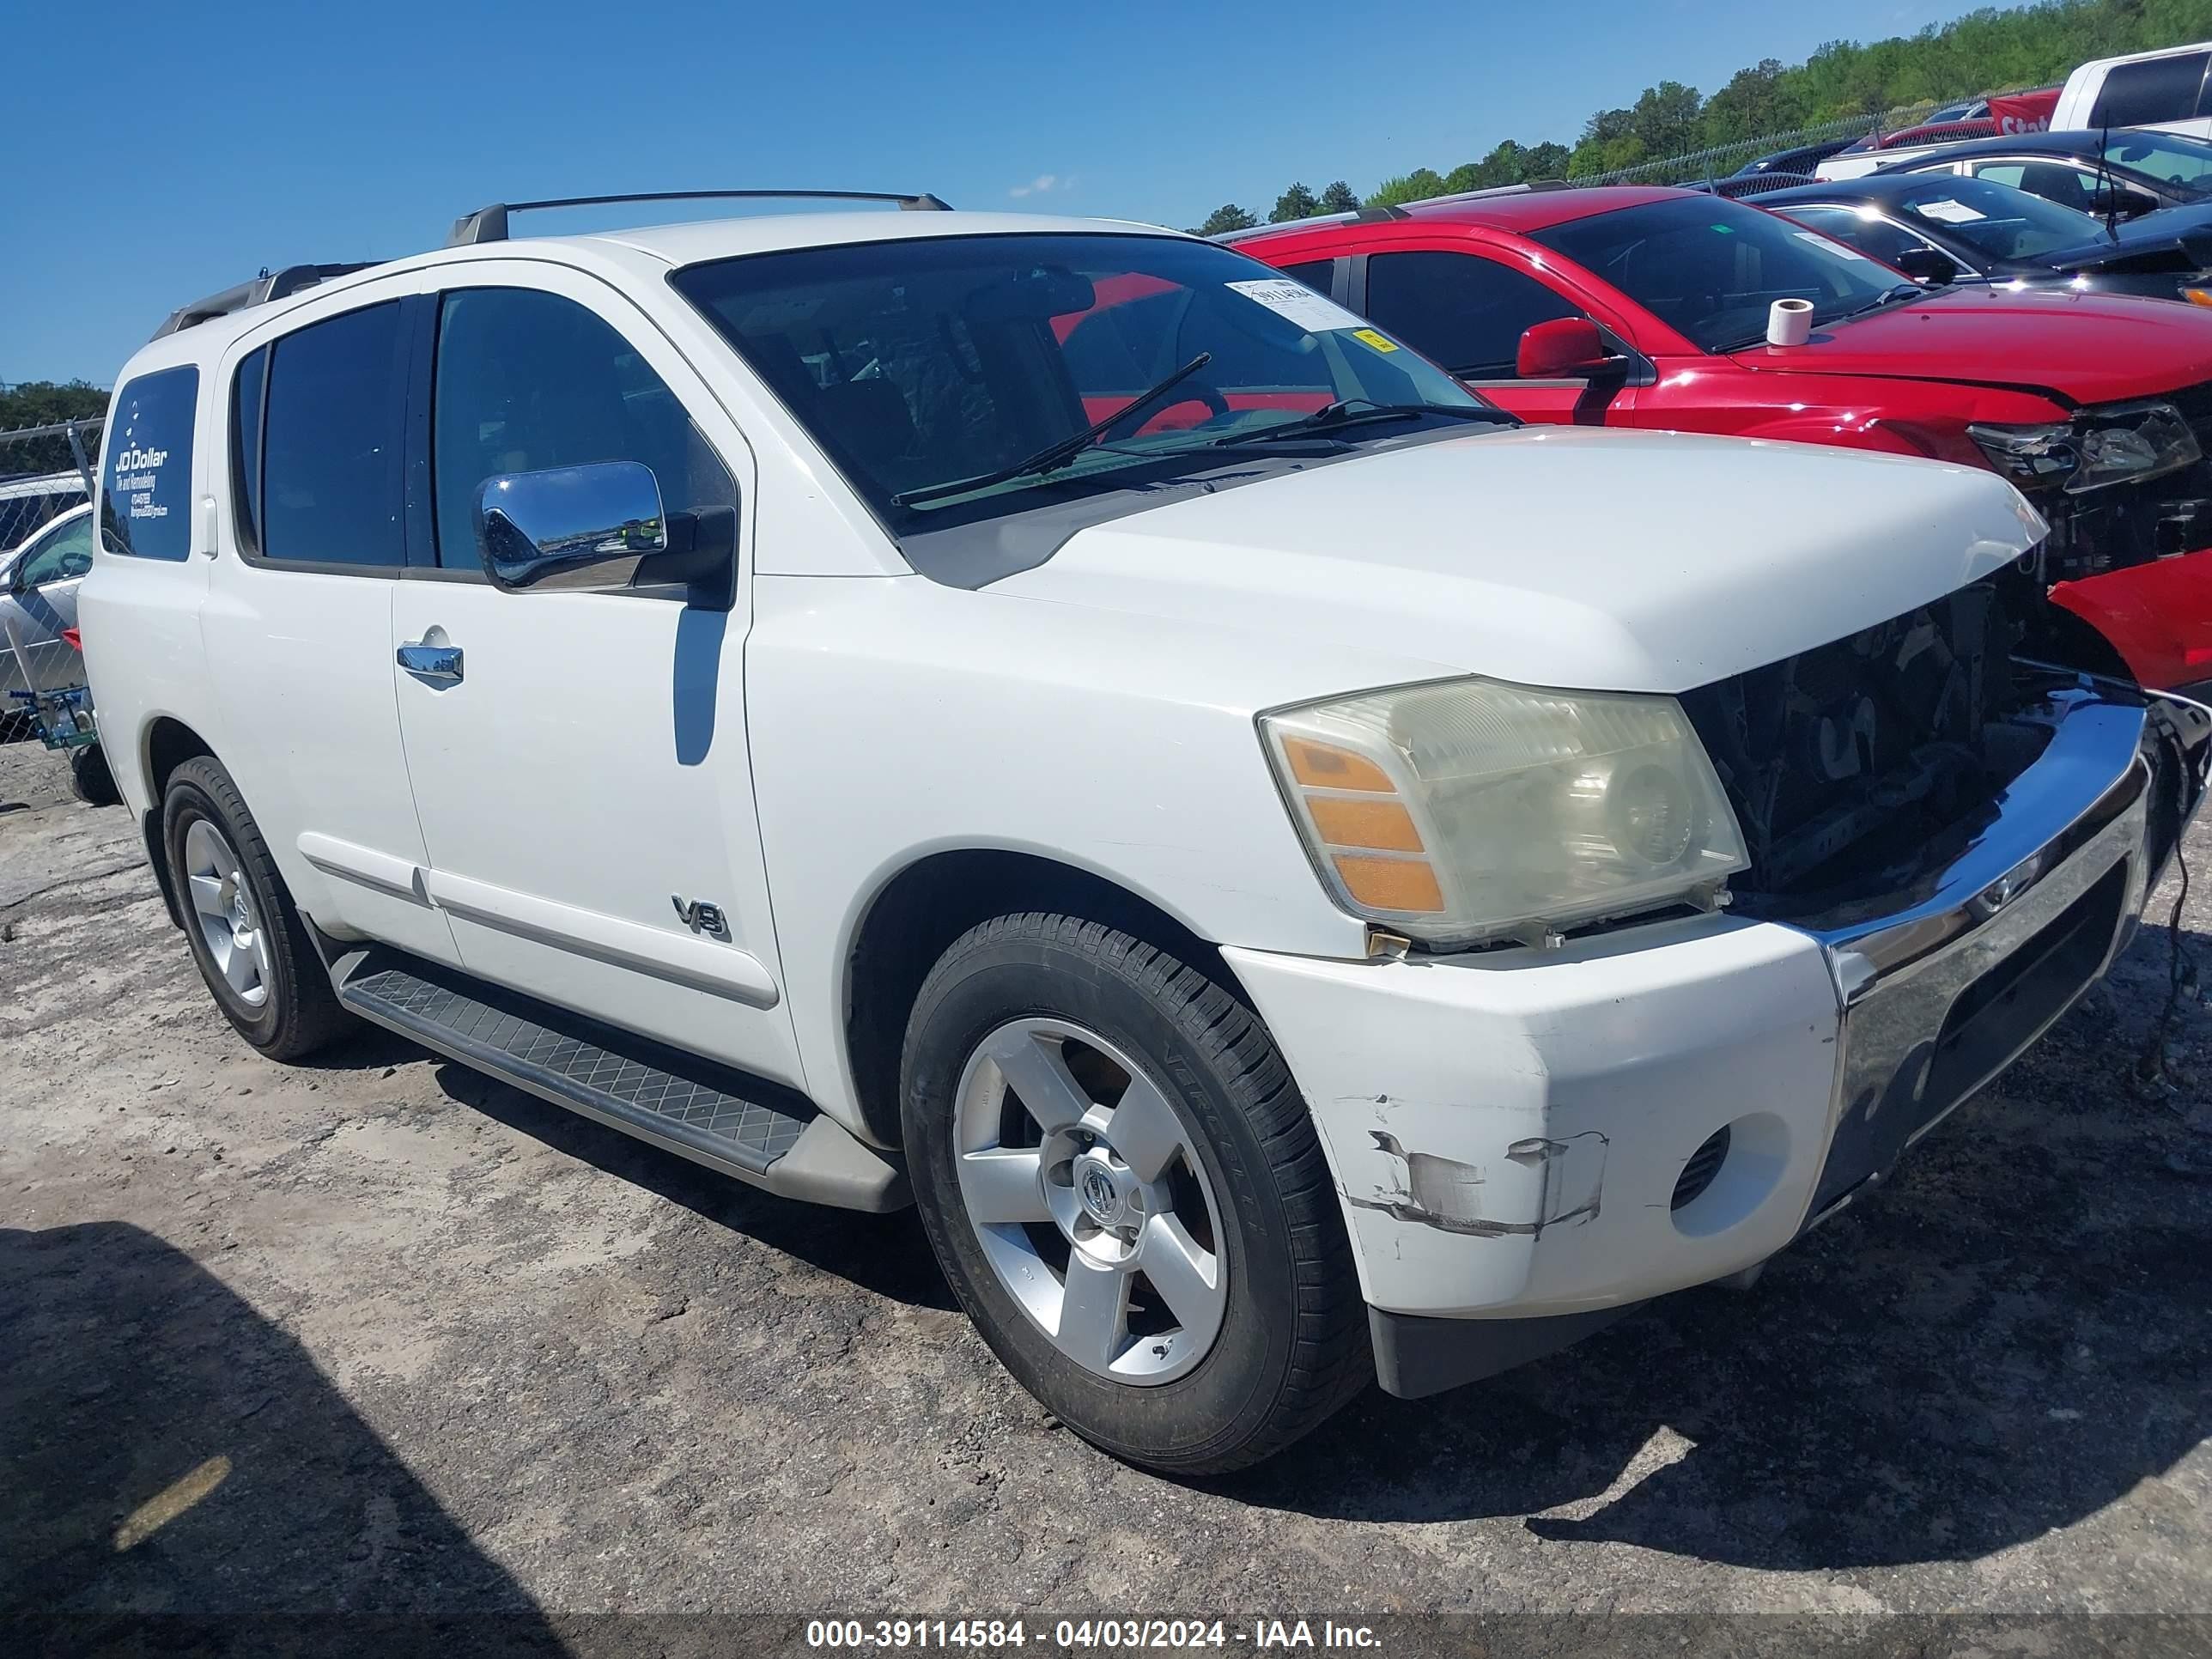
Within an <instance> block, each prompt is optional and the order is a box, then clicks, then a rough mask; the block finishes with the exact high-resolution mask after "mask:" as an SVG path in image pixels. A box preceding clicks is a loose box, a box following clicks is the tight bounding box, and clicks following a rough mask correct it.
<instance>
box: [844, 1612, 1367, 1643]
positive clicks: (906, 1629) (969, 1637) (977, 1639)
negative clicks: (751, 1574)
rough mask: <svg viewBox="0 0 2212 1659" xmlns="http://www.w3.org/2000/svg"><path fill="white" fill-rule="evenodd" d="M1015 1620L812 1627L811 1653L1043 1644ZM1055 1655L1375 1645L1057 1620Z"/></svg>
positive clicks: (1350, 1629)
mask: <svg viewBox="0 0 2212 1659" xmlns="http://www.w3.org/2000/svg"><path fill="white" fill-rule="evenodd" d="M1047 1639H1048V1634H1047V1632H1045V1631H1044V1630H1043V1629H1042V1628H1041V1629H1039V1630H1037V1631H1036V1632H1034V1633H1032V1632H1030V1629H1029V1626H1028V1625H1027V1624H1026V1623H1025V1622H1024V1621H1023V1620H1018V1619H1012V1620H1000V1619H988V1620H986V1619H878V1620H861V1619H815V1620H808V1621H807V1626H806V1645H807V1646H809V1647H810V1648H832V1649H835V1648H853V1649H863V1648H872V1649H892V1650H897V1649H904V1648H1022V1647H1026V1646H1028V1645H1029V1644H1030V1642H1032V1641H1034V1642H1037V1643H1039V1644H1043V1643H1044V1642H1045V1641H1047ZM1049 1640H1050V1642H1051V1644H1052V1645H1053V1646H1054V1647H1060V1648H1075V1649H1091V1648H1109V1649H1123V1648H1157V1649H1165V1650H1176V1649H1191V1648H1224V1647H1227V1646H1229V1645H1230V1644H1232V1643H1235V1644H1240V1645H1243V1646H1247V1647H1253V1648H1362V1649H1370V1648H1374V1647H1376V1646H1379V1645H1380V1643H1379V1639H1378V1638H1376V1634H1375V1632H1373V1631H1372V1630H1371V1629H1370V1628H1369V1627H1368V1626H1364V1625H1340V1624H1338V1623H1336V1622H1335V1621H1334V1620H1327V1619H1324V1620H1322V1621H1321V1622H1320V1624H1319V1626H1317V1627H1316V1626H1315V1625H1314V1624H1313V1623H1311V1622H1310V1621H1309V1620H1304V1619H1290V1620H1285V1619H1255V1620H1253V1621H1252V1622H1251V1625H1250V1626H1249V1629H1247V1628H1237V1627H1232V1626H1230V1624H1229V1623H1228V1621H1227V1620H1221V1619H1213V1620H1204V1619H1062V1620H1056V1621H1055V1622H1054V1625H1053V1626H1052V1627H1051V1630H1050V1632H1049Z"/></svg>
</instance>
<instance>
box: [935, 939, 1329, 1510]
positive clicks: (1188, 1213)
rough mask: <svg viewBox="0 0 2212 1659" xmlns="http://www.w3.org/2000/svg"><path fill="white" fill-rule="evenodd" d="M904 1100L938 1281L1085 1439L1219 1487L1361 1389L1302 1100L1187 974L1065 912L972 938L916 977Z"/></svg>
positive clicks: (1255, 1030) (1252, 1022)
mask: <svg viewBox="0 0 2212 1659" xmlns="http://www.w3.org/2000/svg"><path fill="white" fill-rule="evenodd" d="M902 1079H903V1091H902V1095H903V1106H902V1114H903V1120H904V1129H905V1139H906V1149H907V1155H908V1169H909V1171H910V1173H911V1175H912V1178H913V1181H914V1184H915V1198H916V1200H917V1201H918V1203H919V1205H920V1207H921V1215H922V1221H923V1225H924V1227H925V1229H926V1231H927V1233H928V1235H929V1240H930V1244H931V1247H932V1248H933V1249H934V1250H935V1251H936V1254H937V1259H938V1261H939V1264H940V1265H941V1266H942V1267H943V1268H944V1270H945V1277H946V1279H948V1280H949V1281H950V1282H951V1285H952V1288H953V1290H954V1291H955V1293H956V1294H957V1295H958V1297H960V1300H961V1303H962V1305H963V1306H964V1307H965V1308H966V1309H967V1310H968V1313H969V1316H970V1317H971V1318H972V1319H973V1320H974V1321H975V1324H976V1327H977V1328H978V1329H979V1330H980V1331H981V1333H982V1335H983V1338H984V1340H986V1341H987V1342H988V1343H989V1344H990V1346H991V1347H992V1350H993V1351H994V1352H995V1353H997V1355H998V1356H999V1358H1000V1361H1001V1362H1002V1363H1004V1364H1005V1365H1006V1369H1007V1370H1009V1371H1011V1372H1012V1373H1013V1376H1014V1377H1015V1379H1016V1380H1017V1381H1018V1382H1019V1383H1021V1384H1022V1385H1023V1386H1024V1388H1026V1389H1028V1390H1029V1391H1030V1393H1031V1394H1033V1395H1036V1397H1037V1399H1039V1400H1040V1401H1042V1402H1043V1403H1044V1404H1045V1405H1046V1406H1047V1407H1049V1408H1050V1409H1051V1410H1052V1411H1053V1412H1054V1413H1055V1414H1056V1415H1057V1416H1058V1417H1059V1418H1060V1420H1061V1421H1062V1422H1064V1423H1066V1425H1068V1426H1069V1427H1071V1428H1073V1429H1074V1430H1075V1431H1077V1432H1078V1433H1079V1434H1081V1435H1082V1436H1084V1437H1085V1438H1086V1439H1088V1440H1091V1441H1092V1442H1094V1443H1096V1444H1097V1445H1099V1446H1100V1447H1102V1448H1103V1449H1105V1450H1107V1451H1109V1452H1110V1453H1112V1454H1114V1455H1115V1456H1118V1457H1121V1458H1125V1459H1127V1460H1128V1461H1129V1462H1135V1463H1141V1464H1146V1465H1148V1466H1150V1467H1152V1468H1158V1469H1161V1470H1164V1471H1167V1472H1170V1473H1175V1474H1218V1473H1222V1472H1225V1471H1227V1470H1231V1469H1236V1468H1245V1467H1247V1466H1249V1465H1250V1464H1253V1463H1256V1462H1260V1461H1261V1460H1262V1459H1263V1458H1266V1457H1268V1456H1271V1455H1273V1454H1274V1453H1275V1452H1277V1451H1279V1450H1281V1449H1283V1448H1284V1447H1285V1446H1287V1445H1289V1444H1290V1443H1291V1442H1292V1441H1294V1440H1296V1439H1297V1438H1298V1437H1300V1436H1302V1435H1304V1434H1305V1433H1307V1432H1308V1431H1310V1430H1312V1429H1313V1428H1315V1427H1316V1426H1317V1425H1319V1424H1320V1423H1321V1422H1322V1420H1323V1419H1326V1418H1328V1416H1329V1415H1330V1414H1331V1413H1334V1411H1336V1410H1337V1408H1338V1407H1340V1406H1342V1405H1343V1404H1344V1403H1345V1401H1347V1400H1348V1399H1350V1398H1351V1397H1352V1395H1354V1394H1356V1393H1357V1392H1358V1390H1359V1389H1360V1388H1361V1387H1362V1386H1363V1385H1364V1383H1365V1381H1366V1380H1367V1378H1368V1377H1369V1376H1371V1375H1372V1362H1371V1360H1370V1356H1369V1352H1368V1345H1367V1330H1366V1310H1365V1308H1364V1304H1362V1302H1361V1300H1360V1296H1359V1290H1358V1281H1357V1279H1356V1276H1355V1274H1354V1272H1353V1268H1352V1255H1351V1247H1350V1244H1349V1243H1348V1241H1347V1240H1346V1237H1345V1231H1344V1221H1343V1215H1342V1212H1341V1211H1340V1209H1339V1208H1338V1206H1337V1201H1336V1196H1335V1192H1334V1185H1333V1183H1332V1182H1331V1180H1330V1178H1329V1174H1328V1165H1327V1163H1326V1161H1325V1160H1324V1158H1323V1157H1322V1150H1321V1146H1320V1144H1319V1141H1318V1139H1317V1138H1316V1133H1315V1131H1314V1127H1313V1122H1312V1120H1311V1118H1310V1116H1309V1115H1308V1113H1307V1111H1306V1107H1305V1103H1304V1100H1303V1099H1302V1098H1301V1097H1299V1095H1298V1092H1297V1086H1296V1085H1295V1084H1294V1083H1293V1082H1292V1081H1291V1076H1290V1073H1289V1070H1288V1068H1287V1067H1286V1066H1285V1065H1284V1063H1283V1060H1282V1056H1281V1054H1279V1052H1278V1051H1277V1050H1276V1048H1275V1045H1274V1042H1273V1039H1272V1038H1271V1037H1270V1036H1268V1034H1267V1030H1266V1029H1265V1028H1264V1027H1263V1026H1262V1025H1261V1024H1260V1021H1259V1019H1258V1018H1257V1017H1256V1016H1255V1014H1254V1013H1253V1012H1251V1011H1250V1010H1249V1008H1247V1007H1246V1006H1244V1005H1243V1004H1242V1003H1241V1002H1239V1001H1237V1000H1236V999H1235V998H1234V997H1232V996H1231V995H1230V994H1228V992H1226V991H1225V990H1224V989H1223V988H1222V987H1220V986H1218V985H1217V984H1215V983H1214V982H1213V981H1211V980H1209V979H1207V978H1206V976H1205V975H1203V974H1201V973H1200V972H1199V971H1198V970H1197V969H1194V968H1192V967H1190V966H1188V964H1186V963H1182V962H1181V961H1178V960H1177V959H1176V957H1172V956H1170V955H1169V954H1168V953H1167V952H1165V951H1160V950H1158V949H1156V948H1154V947H1153V946H1151V945H1146V944H1143V943H1141V942H1140V941H1139V940H1137V939H1133V938H1132V937H1130V936H1129V935H1128V934H1127V933H1118V932H1115V930H1113V929H1111V928H1109V927H1103V926H1102V925H1100V924H1098V923H1096V922H1086V921H1079V920H1077V919H1075V918H1073V917H1068V916H1056V915H1016V916H1002V917H999V918H997V919H995V920H994V921H987V922H984V923H982V924H981V925H980V926H978V927H975V928H973V929H971V930H970V931H969V933H966V934H964V935H963V936H962V938H961V939H958V940H957V941H956V942H955V943H954V945H952V947H951V949H950V950H948V951H946V952H945V956H944V957H943V958H942V959H940V960H939V963H938V964H937V966H936V968H935V969H933V971H932V972H931V974H930V975H929V977H928V979H927V981H925V982H924V984H923V986H922V988H921V994H920V995H919V996H918V997H917V998H916V1000H915V1007H914V1012H913V1014H912V1017H911V1019H910V1021H909V1023H908V1031H907V1042H906V1052H905V1057H904V1065H903V1067H902Z"/></svg>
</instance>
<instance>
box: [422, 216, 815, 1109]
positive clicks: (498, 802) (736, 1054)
mask: <svg viewBox="0 0 2212 1659" xmlns="http://www.w3.org/2000/svg"><path fill="white" fill-rule="evenodd" d="M447 280H448V281H451V282H453V283H455V284H456V285H455V286H453V287H452V288H449V289H447V290H446V291H445V292H444V293H443V294H441V295H438V296H437V297H436V304H437V307H438V314H437V319H436V346H435V364H434V366H433V368H432V371H431V374H430V383H431V402H430V408H429V416H430V422H429V424H430V435H429V440H428V447H429V463H430V464H429V468H428V471H429V483H430V498H431V513H430V523H431V526H432V527H433V532H434V535H433V539H434V548H433V551H434V553H435V559H436V568H435V569H430V570H424V571H421V572H418V573H416V574H417V575H418V577H419V578H420V579H418V580H409V581H405V582H403V583H401V584H399V587H398V595H397V597H396V599H395V601H394V605H393V610H392V631H391V635H390V640H389V642H388V644H387V646H386V657H385V660H386V665H387V669H386V671H387V673H389V674H392V676H394V677H395V678H396V681H397V686H398V708H399V716H400V722H401V726H402V728H403V731H404V737H405V741H406V749H407V760H408V767H409V770H410V774H411V775H412V776H413V779H414V785H415V802H416V809H417V811H418V812H419V813H420V815H421V818H422V833H423V836H424V837H425V840H426V842H427V844H428V850H429V861H430V866H431V867H430V877H429V884H430V890H431V894H432V896H433V897H434V898H435V901H436V902H437V903H438V904H439V905H440V906H441V908H442V909H444V910H445V912H446V913H447V915H449V916H450V917H451V919H452V923H453V933H454V937H455V939H456V940H457V941H458V943H459V947H460V952H461V957H462V961H463V963H465V965H466V966H467V967H468V969H470V970H471V972H474V973H476V974H478V975H482V976H483V977H484V978H486V979H489V980H491V981H495V982H496V983H499V984H503V985H507V986H509V987H513V988H515V989H518V990H521V991H525V992H528V993H530V994H533V995H536V996H539V997H542V998H544V999H545V1000H548V1001H550V1002H553V1003H556V1004H558V1005H560V1006H563V1007H567V1008H570V1009H574V1010H577V1011H580V1012H585V1013H588V1014H591V1015H592V1016H593V1017H595V1018H600V1019H604V1020H606V1021H608V1022H610V1023H611V1024H616V1025H619V1026H623V1027H625V1028H627V1029H629V1030H635V1031H640V1032H642V1033H644V1034H646V1035H647V1036H655V1037H659V1038H661V1039H663V1040H664V1041H666V1042H671V1043H674V1044H676V1045H678V1046H679V1047H682V1048H688V1049H691V1050H695V1051H697V1052H700V1053H704V1054H713V1055H715V1056H717V1057H718V1058H720V1059H723V1060H728V1061H730V1062H731V1063H732V1064H734V1065H738V1066H744V1067H746V1068H748V1069H750V1070H751V1071H754V1072H756V1073H762V1074H763V1075H766V1076H769V1077H773V1078H775V1079H779V1080H781V1081H784V1082H787V1083H790V1084H793V1085H796V1086H800V1087H803V1086H804V1081H805V1080H804V1079H803V1077H802V1076H801V1075H800V1074H799V1070H798V1060H797V1050H796V1045H795V1042H794V1041H793V1036H792V1030H791V1022H790V1018H789V1015H788V1013H787V1011H786V1010H785V1008H784V1007H783V1006H782V1003H781V985H780V981H781V974H780V972H779V969H778V966H777V961H776V952H775V939H774V934H773V933H772V931H771V929H770V927H769V914H768V883H767V878H766V875H765V872H764V871H763V864H762V854H761V846H760V836H759V831H758V828H757V819H756V817H755V816H754V808H753V799H752V776H751V769H750V763H749V761H748V757H747V754H746V747H745V722H744V632H745V629H744V617H745V610H744V605H745V603H746V592H745V588H744V585H743V584H742V583H737V584H734V585H733V586H734V589H735V593H736V605H735V608H732V609H720V608H716V607H715V606H714V605H711V604H708V603H696V604H695V603H693V602H692V601H691V599H690V596H689V595H688V594H687V592H686V591H685V590H682V589H674V590H670V589H656V588H651V587H628V588H623V589H620V590H617V591H613V592H601V591H583V590H575V589H569V590H562V591H544V590H534V591H529V592H506V591H503V590H501V589H499V588H496V587H495V586H492V585H491V584H490V583H489V580H487V579H486V577H485V575H484V572H483V563H482V561H481V558H480V556H479V554H478V551H477V540H476V533H475V529H474V521H473V513H474V509H475V502H476V496H477V489H478V487H479V486H480V485H481V484H482V483H483V481H484V480H485V479H487V478H489V477H498V476H501V475H507V474H513V473H522V472H533V471H544V470H546V469H549V468H556V467H568V466H576V465H588V464H591V463H594V462H601V461H613V460H625V461H638V462H642V463H644V464H645V465H647V466H649V467H651V468H652V470H653V475H654V477H655V478H656V479H657V481H658V482H659V489H660V494H661V500H662V505H663V509H664V512H665V513H667V514H671V515H672V514H681V513H701V512H702V511H706V510H711V509H717V508H720V509H730V508H736V507H743V506H744V505H745V504H747V503H748V502H749V501H750V481H751V471H750V452H749V451H748V450H747V449H746V448H745V447H744V441H743V440H742V439H741V438H740V436H739V435H738V432H737V430H736V428H735V427H734V426H733V425H732V423H731V422H730V421H729V419H728V417H727V416H726V414H724V412H723V411H722V410H721V408H720V405H719V404H717V403H715V401H714V399H713V398H712V397H711V396H709V395H708V392H707V390H706V388H705V387H704V386H703V385H702V384H701V383H700V382H699V380H697V378H696V375H695V374H693V373H692V371H691V369H690V366H689V365H688V364H687V363H686V362H684V359H683V358H682V357H681V356H679V355H678V353H677V352H676V350H675V349H674V348H673V347H672V346H671V344H670V343H668V341H667V339H666V337H665V336H664V335H662V334H661V333H660V332H659V330H658V329H657V328H655V327H654V325H653V323H652V322H651V321H650V319H647V318H646V317H644V316H643V315H642V314H641V313H638V312H636V311H635V310H634V309H633V308H631V307H629V305H628V303H627V302H626V301H623V300H621V299H619V298H618V297H616V296H614V295H611V292H610V291H609V290H608V289H605V286H604V285H603V284H600V283H595V282H592V280H590V279H588V278H586V277H584V276H580V275H578V274H576V273H574V272H571V271H569V270H566V269H565V268H562V267H557V266H551V265H525V264H519V263H517V262H515V261H512V260H501V261H497V262H486V263H485V264H483V265H481V266H476V267H465V268H463V269H462V270H460V271H458V272H455V273H453V274H450V275H448V276H447ZM743 516H744V515H743V513H738V518H739V521H740V523H741V524H742V522H743ZM743 555H744V549H743V548H742V546H741V547H740V549H739V554H738V556H740V557H741V558H742V556H743ZM695 591H696V590H695ZM424 646H428V647H434V648H435V647H446V648H447V650H448V651H449V652H458V653H459V655H458V659H450V658H449V659H447V660H446V661H445V662H444V663H443V664H441V665H439V666H438V668H436V669H435V671H420V670H419V669H410V668H409V667H406V666H404V665H401V664H400V661H399V658H400V655H401V653H402V652H403V651H404V650H405V648H406V647H424ZM410 660H412V661H414V662H416V663H417V664H420V663H422V661H423V659H422V657H421V656H420V655H411V656H410Z"/></svg>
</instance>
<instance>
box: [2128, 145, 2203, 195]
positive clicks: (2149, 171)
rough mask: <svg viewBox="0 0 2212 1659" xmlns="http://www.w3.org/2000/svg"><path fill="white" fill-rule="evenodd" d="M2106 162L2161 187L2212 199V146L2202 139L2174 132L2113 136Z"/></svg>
mask: <svg viewBox="0 0 2212 1659" xmlns="http://www.w3.org/2000/svg"><path fill="white" fill-rule="evenodd" d="M2105 159H2106V161H2110V162H2112V163H2113V164H2114V165H2115V166H2117V167H2130V168H2133V169H2134V170H2135V171H2136V172H2137V173H2142V174H2143V175H2145V176H2146V177H2148V178H2151V179H2157V180H2159V182H2160V183H2161V184H2167V185H2180V186H2181V187H2182V189H2183V191H2184V192H2185V194H2188V195H2191V196H2197V197H2202V196H2212V144H2208V143H2205V142H2204V141H2203V139H2202V138H2185V137H2182V136H2181V135H2180V134H2179V133H2173V132H2143V131H2128V132H2118V133H2114V134H2113V135H2112V137H2110V138H2108V139H2106V141H2105Z"/></svg>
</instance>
